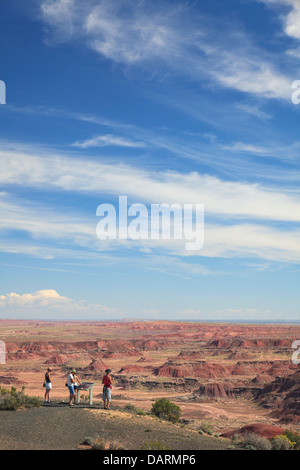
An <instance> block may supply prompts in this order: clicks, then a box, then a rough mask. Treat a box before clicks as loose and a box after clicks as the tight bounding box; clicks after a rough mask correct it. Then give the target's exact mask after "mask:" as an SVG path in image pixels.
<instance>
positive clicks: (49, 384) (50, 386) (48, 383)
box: [46, 382, 52, 390]
mask: <svg viewBox="0 0 300 470" xmlns="http://www.w3.org/2000/svg"><path fill="white" fill-rule="evenodd" d="M51 388H52V383H51V382H46V390H51Z"/></svg>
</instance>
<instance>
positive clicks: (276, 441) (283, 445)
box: [271, 434, 293, 450]
mask: <svg viewBox="0 0 300 470" xmlns="http://www.w3.org/2000/svg"><path fill="white" fill-rule="evenodd" d="M271 445H272V450H292V449H293V442H291V441H290V440H289V438H288V437H287V436H284V435H282V434H281V435H280V436H276V437H274V438H273V439H272V440H271Z"/></svg>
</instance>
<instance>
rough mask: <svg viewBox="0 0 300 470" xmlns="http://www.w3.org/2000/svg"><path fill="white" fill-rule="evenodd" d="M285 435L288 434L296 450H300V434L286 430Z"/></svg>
mask: <svg viewBox="0 0 300 470" xmlns="http://www.w3.org/2000/svg"><path fill="white" fill-rule="evenodd" d="M283 435H284V436H286V437H287V438H288V439H289V440H290V441H291V442H292V443H293V448H294V449H295V450H300V434H299V433H298V432H296V431H289V430H287V431H284V433H283Z"/></svg>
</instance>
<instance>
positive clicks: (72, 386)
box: [67, 369, 75, 406]
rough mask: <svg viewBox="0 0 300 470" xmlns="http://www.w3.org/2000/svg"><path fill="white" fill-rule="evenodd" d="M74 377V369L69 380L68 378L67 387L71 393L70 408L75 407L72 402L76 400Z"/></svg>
mask: <svg viewBox="0 0 300 470" xmlns="http://www.w3.org/2000/svg"><path fill="white" fill-rule="evenodd" d="M74 375H75V372H74V369H73V370H72V371H71V372H70V373H69V375H68V378H67V385H68V389H69V392H70V402H69V405H70V406H73V403H72V401H73V400H74V398H75V390H74V383H75V378H74Z"/></svg>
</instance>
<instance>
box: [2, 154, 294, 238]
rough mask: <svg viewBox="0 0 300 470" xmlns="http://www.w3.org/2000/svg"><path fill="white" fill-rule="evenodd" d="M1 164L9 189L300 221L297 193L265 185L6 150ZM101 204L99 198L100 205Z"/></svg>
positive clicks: (263, 218)
mask: <svg viewBox="0 0 300 470" xmlns="http://www.w3.org/2000/svg"><path fill="white" fill-rule="evenodd" d="M0 162H1V165H2V168H3V170H2V172H1V174H0V182H1V183H2V184H6V185H7V184H16V185H21V186H23V187H26V186H27V187H31V188H44V187H47V188H48V189H59V190H61V191H76V192H77V193H81V192H82V193H87V194H99V193H100V194H110V195H114V196H115V197H116V196H119V195H122V194H125V195H127V196H128V197H129V199H133V202H143V203H155V202H157V203H162V202H166V203H172V202H178V203H182V204H184V203H193V204H196V203H198V204H203V203H204V205H205V212H206V214H209V215H218V216H223V217H227V218H228V217H231V218H232V217H239V218H241V217H243V218H254V219H261V220H269V221H271V220H274V221H290V222H299V220H300V200H299V193H298V192H297V191H294V192H293V191H287V192H285V191H284V190H278V189H272V188H268V187H264V186H263V185H259V184H250V183H243V182H232V181H224V180H221V179H220V178H217V177H215V176H210V175H206V174H200V173H198V172H192V173H185V174H183V173H178V172H175V171H172V172H171V171H166V172H160V173H156V172H151V171H147V170H143V169H140V168H136V167H133V166H131V165H125V164H117V163H116V164H104V163H99V162H95V161H92V160H88V159H79V158H69V157H63V156H59V155H57V154H53V155H50V154H44V155H43V156H42V157H38V156H35V155H30V154H27V153H19V152H13V151H6V150H2V151H0ZM33 169H34V171H33ZM101 202H103V201H101V200H99V204H100V203H101ZM129 202H130V201H129ZM87 230H88V229H87V228H86V231H87ZM74 232H76V227H74Z"/></svg>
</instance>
